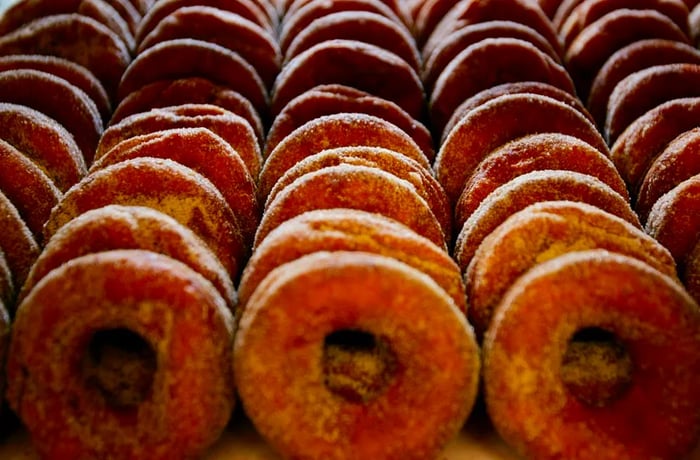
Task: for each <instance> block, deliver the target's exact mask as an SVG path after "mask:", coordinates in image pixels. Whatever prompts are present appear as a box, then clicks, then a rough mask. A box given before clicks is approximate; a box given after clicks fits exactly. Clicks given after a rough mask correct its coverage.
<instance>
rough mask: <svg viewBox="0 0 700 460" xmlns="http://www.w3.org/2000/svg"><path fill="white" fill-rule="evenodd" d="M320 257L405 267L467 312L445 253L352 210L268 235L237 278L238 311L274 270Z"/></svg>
mask: <svg viewBox="0 0 700 460" xmlns="http://www.w3.org/2000/svg"><path fill="white" fill-rule="evenodd" d="M320 251H362V252H371V253H375V254H379V255H383V256H387V257H391V258H393V259H396V260H399V261H401V262H404V263H405V264H407V265H410V266H412V267H414V268H416V269H418V270H420V271H422V272H423V273H425V274H427V275H429V276H430V277H431V278H433V280H435V282H437V283H438V284H439V285H440V287H442V288H443V289H444V290H445V292H447V293H448V294H449V296H450V297H451V298H452V300H453V301H454V303H455V305H456V306H457V308H459V310H461V311H462V312H466V310H467V305H466V298H465V296H464V283H463V282H462V275H461V273H460V271H459V267H457V265H456V264H455V262H454V261H453V260H452V258H450V257H449V255H448V254H447V252H445V251H444V250H443V249H442V248H440V247H438V246H436V245H435V244H433V243H432V242H430V241H429V240H427V239H426V238H423V237H422V236H420V235H418V234H417V233H416V232H414V231H412V230H411V229H409V228H408V227H406V226H404V225H402V224H400V223H398V222H397V221H395V220H392V219H389V218H387V217H384V216H382V215H381V214H376V213H369V212H366V211H359V210H355V209H318V210H315V211H309V212H305V213H303V214H300V215H298V216H296V217H294V218H292V219H290V220H288V221H286V222H283V223H282V224H280V226H279V227H277V228H276V229H274V230H273V231H272V232H270V234H269V235H267V237H266V238H265V239H264V240H263V242H262V243H261V244H260V245H259V246H258V247H257V248H256V249H255V252H254V253H253V255H252V256H251V258H250V260H249V261H248V263H247V264H246V267H245V270H244V271H243V275H241V282H240V284H239V286H238V295H239V301H240V305H241V308H245V304H246V303H247V302H248V299H250V296H251V295H253V292H255V289H256V288H257V287H258V285H259V284H260V283H261V282H262V281H263V279H265V277H266V276H267V275H268V274H269V273H270V272H271V271H272V270H273V269H275V268H277V267H279V266H280V265H283V264H285V263H287V262H292V261H293V260H296V259H298V258H300V257H302V256H304V255H307V254H311V253H314V252H320Z"/></svg>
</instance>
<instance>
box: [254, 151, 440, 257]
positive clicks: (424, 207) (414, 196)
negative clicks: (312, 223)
mask: <svg viewBox="0 0 700 460" xmlns="http://www.w3.org/2000/svg"><path fill="white" fill-rule="evenodd" d="M331 208H349V209H359V210H361V211H368V212H375V213H377V214H382V215H384V216H385V217H389V218H391V219H394V220H396V221H398V222H400V223H402V224H404V225H406V226H407V227H409V228H411V229H412V230H413V231H415V232H416V233H418V234H419V235H421V236H423V237H425V238H427V239H429V240H430V241H432V242H433V243H434V244H436V245H438V246H439V247H441V248H445V247H446V244H445V234H444V233H443V231H442V227H440V223H439V222H438V221H437V219H436V218H435V214H433V212H432V210H431V209H430V206H429V205H428V203H427V202H426V201H425V200H424V199H423V198H422V197H421V196H420V195H419V194H418V192H416V190H415V188H414V187H413V185H411V184H410V183H409V182H406V181H404V180H402V179H399V178H398V177H396V176H394V175H393V174H390V173H388V172H385V171H382V170H381V169H379V168H373V167H367V166H354V165H339V166H329V167H326V168H322V169H319V170H318V171H313V172H310V173H307V174H305V175H303V176H301V177H299V178H298V179H296V180H295V181H294V182H292V183H291V184H289V185H288V186H287V187H285V188H284V189H283V190H281V191H280V192H279V193H278V194H277V196H276V197H275V199H274V200H272V201H271V202H270V203H269V204H268V205H267V207H266V209H265V212H264V213H263V217H262V219H261V221H260V226H259V227H258V231H257V233H256V234H255V245H254V247H257V246H259V245H260V243H261V242H262V241H264V239H265V237H266V236H267V235H268V234H269V233H270V232H271V231H272V230H273V229H275V228H276V227H278V226H279V225H280V224H281V223H282V222H285V221H287V220H289V219H291V218H292V217H295V216H298V215H299V214H302V213H304V212H306V211H312V210H315V209H331Z"/></svg>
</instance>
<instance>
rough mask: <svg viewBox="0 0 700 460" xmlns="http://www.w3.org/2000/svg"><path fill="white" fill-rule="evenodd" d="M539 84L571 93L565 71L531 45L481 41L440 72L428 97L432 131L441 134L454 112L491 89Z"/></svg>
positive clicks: (516, 41) (510, 40) (502, 40)
mask: <svg viewBox="0 0 700 460" xmlns="http://www.w3.org/2000/svg"><path fill="white" fill-rule="evenodd" d="M516 81H539V82H543V83H549V84H551V85H552V86H555V87H557V88H559V89H563V90H564V91H567V92H569V93H571V94H575V90H574V84H573V82H572V81H571V78H570V77H569V74H568V73H567V72H566V69H564V67H563V66H562V65H560V64H558V63H557V62H556V61H554V60H553V59H552V58H551V57H549V56H548V55H546V54H544V53H543V52H542V51H540V50H538V49H537V48H536V47H535V46H534V45H532V44H530V43H529V42H526V41H524V40H520V39H517V38H485V39H483V40H481V41H479V42H477V43H475V44H473V45H470V46H468V47H467V48H465V49H464V50H462V51H460V52H459V54H457V56H455V57H454V59H452V60H451V61H450V63H449V64H448V65H447V66H446V67H445V69H444V70H443V71H442V73H441V74H440V76H439V77H438V79H437V80H436V81H435V86H434V88H433V91H432V93H431V95H430V116H431V121H432V124H433V126H434V129H435V130H437V132H440V133H441V132H443V129H444V127H445V124H446V123H447V121H448V120H449V119H450V117H451V116H452V114H453V113H454V111H455V109H456V108H457V107H458V106H459V104H461V103H462V102H464V101H465V100H466V99H468V98H470V97H471V96H474V95H475V94H477V93H478V92H479V91H483V90H485V89H488V88H490V87H492V86H496V85H500V84H502V83H510V82H516Z"/></svg>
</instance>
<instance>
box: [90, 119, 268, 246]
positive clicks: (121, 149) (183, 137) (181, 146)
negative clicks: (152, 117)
mask: <svg viewBox="0 0 700 460" xmlns="http://www.w3.org/2000/svg"><path fill="white" fill-rule="evenodd" d="M141 157H150V158H167V159H170V160H173V161H176V162H177V163H180V164H181V165H183V166H187V167H188V168H191V169H193V170H194V171H196V172H198V173H199V174H201V175H202V176H204V177H205V178H206V179H208V180H209V181H210V182H211V183H212V184H213V185H214V187H216V189H217V190H218V191H219V192H221V195H222V196H223V197H224V199H225V200H226V203H228V205H229V207H230V208H231V211H233V214H234V215H235V216H236V221H237V222H238V223H239V225H240V230H241V234H242V236H243V240H244V241H245V244H246V246H250V245H252V243H253V237H254V235H255V230H256V228H257V227H258V223H259V222H260V206H259V205H258V200H257V194H256V187H255V180H254V179H253V177H252V176H251V174H250V173H249V172H248V168H247V167H246V165H245V163H243V160H241V157H240V156H239V155H238V152H236V150H235V149H234V148H233V147H232V146H231V145H229V144H228V143H227V142H226V141H225V140H224V139H222V138H221V137H220V136H218V135H216V134H214V133H213V132H212V131H210V130H208V129H206V128H178V129H168V130H163V131H157V132H154V133H151V134H145V135H141V136H135V137H132V138H130V139H127V140H125V141H122V142H120V143H119V144H117V145H115V146H114V147H112V148H111V149H110V150H108V151H107V152H106V153H105V154H104V155H103V156H101V157H100V158H99V160H97V161H96V162H95V163H94V164H93V165H92V167H91V168H90V173H91V174H92V173H93V172H95V171H98V170H100V169H103V168H106V167H107V166H110V165H113V164H116V163H119V162H121V161H124V160H129V159H132V158H141Z"/></svg>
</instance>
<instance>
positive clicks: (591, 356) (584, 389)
mask: <svg viewBox="0 0 700 460" xmlns="http://www.w3.org/2000/svg"><path fill="white" fill-rule="evenodd" d="M632 372H633V363H632V358H631V357H630V354H629V353H628V351H627V349H626V348H625V346H624V344H623V343H622V342H621V341H620V340H619V339H618V338H617V337H616V336H615V334H613V333H612V332H609V331H607V330H605V329H601V328H598V327H588V328H584V329H580V330H578V331H577V332H576V333H575V334H574V335H573V336H572V337H571V339H570V340H569V342H568V344H567V347H566V351H565V352H564V356H563V358H562V367H561V377H562V381H563V382H564V385H565V386H566V388H567V389H568V391H569V392H570V393H571V394H572V395H573V396H574V397H576V399H578V400H579V401H580V402H582V403H583V404H585V405H587V406H592V407H605V406H608V405H610V404H612V403H613V402H614V401H616V400H618V399H619V398H621V397H622V396H623V395H624V394H625V392H626V391H627V390H628V389H629V387H630V385H631V383H632Z"/></svg>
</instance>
